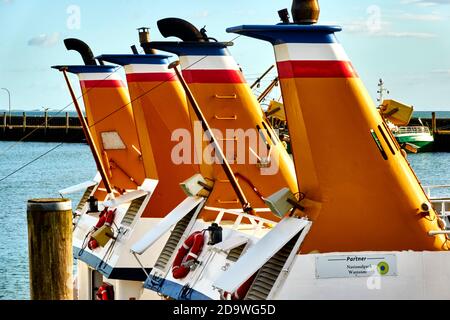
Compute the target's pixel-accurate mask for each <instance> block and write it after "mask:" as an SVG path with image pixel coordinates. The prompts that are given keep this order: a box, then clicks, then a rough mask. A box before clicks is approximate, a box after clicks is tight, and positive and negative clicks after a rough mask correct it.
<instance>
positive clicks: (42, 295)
mask: <svg viewBox="0 0 450 320" xmlns="http://www.w3.org/2000/svg"><path fill="white" fill-rule="evenodd" d="M27 220H28V252H29V253H28V254H29V269H30V295H31V300H73V256H72V229H73V225H72V203H71V201H70V200H66V199H35V200H29V201H28V205H27Z"/></svg>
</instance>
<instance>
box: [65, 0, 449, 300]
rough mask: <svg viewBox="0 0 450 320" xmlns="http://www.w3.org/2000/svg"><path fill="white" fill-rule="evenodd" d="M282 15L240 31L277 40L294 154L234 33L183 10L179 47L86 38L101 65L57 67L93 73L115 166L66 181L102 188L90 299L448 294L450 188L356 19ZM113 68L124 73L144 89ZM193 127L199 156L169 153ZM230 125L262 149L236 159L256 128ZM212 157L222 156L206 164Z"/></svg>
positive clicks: (173, 23)
mask: <svg viewBox="0 0 450 320" xmlns="http://www.w3.org/2000/svg"><path fill="white" fill-rule="evenodd" d="M279 14H280V18H281V19H282V22H281V23H279V24H276V25H242V26H238V27H233V28H229V29H227V31H228V32H230V33H236V34H240V35H243V36H247V37H251V38H255V39H259V40H262V41H266V42H269V43H270V44H272V45H273V47H274V52H275V59H276V61H277V67H278V75H279V79H280V85H281V90H282V94H283V101H284V105H285V109H286V110H285V111H286V117H287V121H288V123H289V131H290V132H289V133H290V137H291V143H292V152H293V163H292V162H291V159H290V157H289V155H288V154H287V152H286V150H285V149H284V147H283V145H282V143H281V142H280V141H279V139H278V136H277V135H276V133H275V132H274V131H273V129H272V128H271V127H270V126H269V123H268V122H267V121H266V119H265V116H264V114H263V112H262V111H261V108H260V106H259V104H258V102H257V100H256V98H255V97H254V96H253V94H252V92H251V90H250V87H249V86H248V84H247V83H246V81H245V79H244V77H243V75H242V72H241V70H240V68H239V67H238V64H237V63H236V61H235V60H234V59H233V57H232V56H231V54H230V52H229V51H228V47H229V46H231V45H232V44H231V43H227V42H218V41H216V40H215V39H213V38H210V37H208V36H207V35H206V32H205V30H200V31H199V30H198V29H196V28H195V27H194V26H193V25H191V24H190V23H188V22H186V21H184V20H180V19H174V18H170V19H163V20H161V21H159V22H158V27H159V29H160V31H161V33H162V35H163V36H165V37H170V36H175V37H178V38H179V39H180V41H179V42H171V41H167V42H164V41H163V42H152V41H149V38H148V34H147V33H146V30H141V43H142V47H143V49H144V50H145V53H146V54H145V55H139V54H137V53H136V52H134V54H132V55H102V56H99V57H97V59H94V57H93V55H92V53H90V50H88V48H87V46H86V45H81V44H80V43H79V42H77V43H78V45H76V46H75V49H76V50H77V51H79V52H80V53H81V54H82V55H83V57H84V61H85V64H87V65H85V66H59V67H57V68H58V69H59V70H61V71H63V72H64V73H65V74H66V72H71V73H75V74H77V75H78V76H79V79H80V83H81V86H82V89H83V99H84V102H85V107H86V110H87V116H88V121H89V125H88V128H87V129H88V131H89V130H90V131H92V137H93V138H92V150H93V155H94V157H96V159H98V161H97V164H98V169H99V172H100V175H99V176H101V177H102V179H100V178H98V177H96V179H94V180H93V181H92V182H88V183H85V184H82V185H80V186H79V187H78V188H75V187H74V188H69V189H67V190H63V193H69V192H71V191H75V190H77V189H79V188H82V187H88V190H87V191H86V193H85V196H84V197H83V199H82V202H81V203H80V205H79V207H78V209H77V212H76V213H77V217H76V219H75V220H76V227H75V231H74V253H75V257H76V258H77V259H78V293H79V299H93V298H95V296H96V295H98V297H99V298H101V299H150V298H155V297H162V298H165V299H180V300H220V299H226V300H243V299H245V300H271V299H408V298H409V299H419V298H424V299H440V298H448V297H450V290H449V288H448V286H447V285H446V280H447V279H448V276H449V274H448V271H446V270H449V267H450V256H449V255H448V253H447V251H448V248H449V242H448V240H449V238H448V234H449V231H447V228H446V221H445V220H446V217H445V216H446V214H447V211H448V207H449V206H448V203H449V201H448V199H445V198H442V199H430V197H428V196H427V194H426V192H425V191H424V188H423V187H422V186H421V184H420V182H419V181H418V179H417V177H416V176H415V174H414V172H413V170H412V169H411V167H410V165H409V163H408V161H407V159H406V153H405V152H403V150H402V149H401V146H400V145H399V144H398V143H397V141H396V140H395V138H394V137H393V135H392V133H391V132H390V130H389V128H388V127H387V125H386V123H385V121H384V120H383V118H382V117H381V115H380V114H379V113H378V112H377V110H376V108H375V106H374V104H373V102H372V101H371V99H370V96H369V94H368V92H367V90H366V89H365V87H364V85H363V83H362V81H361V79H360V78H359V77H358V74H357V72H356V70H355V68H354V67H353V66H352V63H351V61H350V59H349V57H348V56H347V54H346V53H345V50H344V49H343V47H342V46H341V45H340V44H339V42H338V40H337V37H336V34H337V33H338V32H340V31H341V28H340V27H337V26H326V25H317V24H316V23H317V20H318V15H319V8H318V3H317V1H306V0H304V1H302V0H294V3H293V6H292V16H293V22H291V21H290V18H289V14H288V11H287V10H282V11H280V12H279ZM75 42H76V41H75ZM69 44H70V42H69ZM68 48H69V49H70V48H72V49H73V48H74V47H71V46H70V45H68ZM156 50H159V51H164V52H168V53H171V54H175V55H176V56H178V57H179V60H180V66H177V64H174V63H172V64H170V65H169V60H168V59H169V57H168V56H167V55H165V54H160V53H156ZM97 61H100V64H99V63H98V62H97ZM105 62H110V63H114V64H117V65H120V66H123V67H124V69H125V72H126V80H127V82H128V89H127V87H126V86H125V85H124V82H123V81H122V80H121V79H120V78H119V77H118V76H117V73H116V72H115V70H116V69H115V68H116V67H114V66H111V65H105V64H104V63H105ZM180 69H181V70H180ZM68 84H69V89H71V87H70V83H69V82H68ZM196 123H197V124H198V123H200V126H196ZM179 128H181V129H184V130H185V132H189V133H191V134H193V135H194V136H195V131H196V130H197V131H200V132H201V133H206V138H207V139H206V141H205V140H203V141H200V143H195V142H192V141H190V142H189V143H188V145H189V147H191V148H192V150H194V152H193V154H192V157H194V158H195V157H197V158H196V159H197V161H192V162H189V163H181V164H175V163H174V162H173V161H171V160H173V157H172V158H171V155H172V156H173V154H172V152H173V150H174V148H176V147H177V142H179V141H173V135H172V133H173V131H174V130H177V129H179ZM230 129H234V130H239V129H242V130H244V131H245V130H255V131H256V132H257V133H258V137H259V139H260V140H261V141H262V145H263V148H261V149H256V150H254V149H252V148H251V146H250V147H248V146H247V145H246V144H244V145H245V146H246V148H245V150H246V154H247V155H246V157H250V156H253V157H254V158H255V159H256V160H257V161H255V162H254V163H251V161H244V163H240V162H238V161H236V158H238V156H239V155H238V154H236V153H235V152H234V151H235V150H236V147H237V146H238V145H239V143H242V141H241V139H242V137H241V136H238V135H235V136H232V137H231V138H230V137H228V136H227V135H226V131H227V130H230ZM244 139H245V137H244ZM330 141H332V143H330ZM191 143H192V145H191ZM208 143H210V144H212V145H213V147H214V148H213V150H214V151H213V152H212V153H209V157H210V158H209V159H205V149H207V148H208V147H205V145H207V144H208ZM230 150H231V151H230ZM206 158H208V157H206ZM211 158H216V159H217V158H218V159H219V160H221V161H219V162H211V161H198V160H199V159H201V160H211ZM192 160H194V159H192ZM246 160H248V159H247V158H246ZM191 163H196V164H195V165H192V164H191ZM273 165H276V167H277V168H278V170H276V171H275V172H270V168H271V167H272V166H273ZM105 179H106V180H107V181H104V180H105ZM108 180H110V181H108ZM180 186H181V188H180ZM182 191H184V192H182ZM90 196H94V197H95V198H96V199H98V200H99V205H98V206H99V208H98V209H99V210H95V209H96V208H95V199H94V198H91V200H90V201H89V202H88V201H87V199H89V197H90ZM435 207H436V208H440V209H439V212H437V211H436V210H435V209H434V208H435ZM103 208H105V210H104V211H103V212H102V213H100V212H99V211H100V210H102V209H103ZM111 214H113V216H112V217H113V219H112V220H111V218H110V219H109V220H108V217H111ZM99 215H100V220H99V221H98V219H99ZM102 217H104V218H103V225H102V226H100V225H98V228H95V227H96V223H97V224H98V223H100V221H102ZM100 224H101V223H100ZM108 224H110V225H108ZM105 229H106V230H107V231H108V230H109V234H108V232H106V233H105V232H104V233H101V232H100V231H102V230H103V231H104V230H105ZM111 230H112V232H113V234H111ZM105 235H106V237H105ZM91 241H93V242H92V243H91ZM95 242H97V246H96V245H95V244H96V243H95ZM92 244H94V245H92ZM98 291H100V292H98ZM155 293H157V294H158V296H156V294H155Z"/></svg>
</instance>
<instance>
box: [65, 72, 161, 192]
mask: <svg viewBox="0 0 450 320" xmlns="http://www.w3.org/2000/svg"><path fill="white" fill-rule="evenodd" d="M67 71H68V72H71V73H74V74H77V75H78V77H79V79H80V85H81V89H82V94H83V101H84V105H85V109H86V116H87V119H88V124H89V128H90V130H91V132H92V135H93V139H94V143H95V144H96V146H97V148H98V150H99V152H100V153H101V161H102V162H103V164H104V166H105V168H106V170H107V174H108V175H109V178H110V181H111V184H112V185H113V187H114V188H115V189H116V190H117V191H119V192H123V191H125V190H133V189H137V187H138V186H140V185H141V184H142V183H143V181H144V179H145V174H144V166H143V162H142V159H141V156H140V145H139V139H138V135H137V133H136V127H135V124H134V116H133V111H132V108H131V104H130V97H129V94H128V90H127V88H126V86H125V84H124V83H123V81H122V80H121V78H120V76H119V75H118V74H117V73H116V68H115V67H112V66H69V67H67ZM156 178H157V177H156V175H155V174H154V179H156Z"/></svg>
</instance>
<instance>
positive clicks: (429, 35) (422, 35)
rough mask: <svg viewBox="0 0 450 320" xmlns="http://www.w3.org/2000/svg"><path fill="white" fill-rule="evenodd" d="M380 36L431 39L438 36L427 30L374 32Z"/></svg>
mask: <svg viewBox="0 0 450 320" xmlns="http://www.w3.org/2000/svg"><path fill="white" fill-rule="evenodd" d="M373 35H374V36H379V37H390V38H416V39H430V38H436V35H435V34H433V33H427V32H395V31H381V32H376V33H374V34H373Z"/></svg>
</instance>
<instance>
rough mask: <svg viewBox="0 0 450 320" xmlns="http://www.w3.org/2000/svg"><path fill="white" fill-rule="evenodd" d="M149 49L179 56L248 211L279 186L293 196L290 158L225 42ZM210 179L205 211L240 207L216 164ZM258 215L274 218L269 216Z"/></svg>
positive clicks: (261, 205) (173, 44)
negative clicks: (211, 183) (287, 189)
mask: <svg viewBox="0 0 450 320" xmlns="http://www.w3.org/2000/svg"><path fill="white" fill-rule="evenodd" d="M148 45H149V47H152V48H155V49H160V50H164V51H168V52H173V53H176V54H178V55H179V56H180V62H181V68H182V71H183V75H184V77H185V80H186V81H187V83H188V85H189V87H190V89H191V91H192V93H193V95H194V96H195V99H196V100H197V102H198V104H199V106H200V108H201V110H202V112H203V114H204V115H205V117H206V120H207V121H208V123H209V125H210V127H211V128H213V131H214V134H215V136H216V138H217V139H218V140H219V142H221V147H222V149H223V151H224V153H225V155H226V158H227V160H228V162H229V163H230V165H231V168H232V171H233V172H234V173H235V175H236V176H237V179H238V181H239V183H240V185H241V187H242V189H243V191H244V193H245V195H246V197H247V199H248V201H249V202H250V203H251V205H252V207H253V208H264V207H265V204H264V202H263V200H262V197H267V196H269V195H271V194H272V193H274V192H275V191H278V190H279V189H281V188H284V187H289V188H290V189H291V190H292V191H293V192H296V190H297V186H296V179H295V175H294V170H293V167H292V162H291V160H290V158H289V155H288V154H287V152H286V150H285V149H284V147H283V145H282V144H281V143H280V141H279V139H278V135H277V134H276V133H275V132H274V131H273V129H272V128H271V127H270V126H269V125H268V123H267V121H266V119H265V117H264V114H263V112H262V110H261V107H260V106H259V104H258V102H257V101H256V98H255V97H254V95H253V94H252V92H251V90H250V88H249V86H248V85H247V83H246V81H245V79H244V77H243V75H242V73H241V71H240V70H239V67H238V65H237V63H236V62H235V61H234V59H233V57H232V56H231V55H230V54H229V52H228V49H227V45H226V44H224V43H210V42H201V43H200V42H197V43H185V42H151V43H149V44H148ZM192 118H193V119H194V120H195V117H192ZM253 138H254V139H253ZM252 142H253V143H252ZM207 151H208V150H203V155H202V157H201V158H202V160H203V161H206V162H207V161H208V156H210V154H209V153H208V152H207ZM211 155H212V156H214V154H213V153H212V154H211ZM265 166H267V167H265ZM212 178H213V180H214V181H215V184H214V189H213V191H212V193H211V195H210V196H209V198H208V202H207V207H214V208H227V209H240V208H241V206H240V202H239V201H238V197H237V196H236V194H235V192H234V191H233V189H232V187H231V184H230V181H228V179H227V177H226V175H225V172H224V171H223V168H222V166H221V164H220V163H217V162H215V163H214V164H213V175H212ZM205 212H208V210H205ZM215 214H216V213H212V214H211V215H210V216H209V214H204V215H203V218H204V219H205V220H209V219H214V218H215ZM262 215H264V216H265V217H266V218H269V219H275V220H276V218H275V216H273V215H272V214H271V213H264V214H262Z"/></svg>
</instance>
